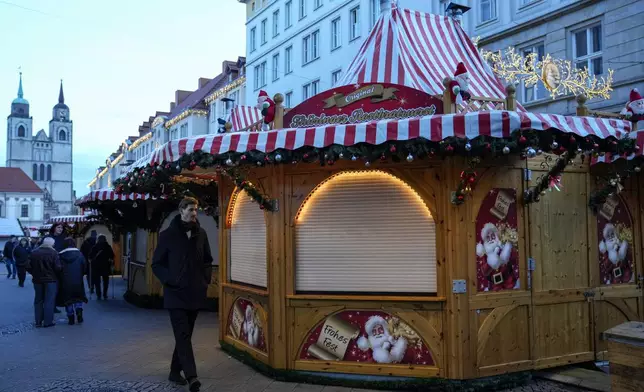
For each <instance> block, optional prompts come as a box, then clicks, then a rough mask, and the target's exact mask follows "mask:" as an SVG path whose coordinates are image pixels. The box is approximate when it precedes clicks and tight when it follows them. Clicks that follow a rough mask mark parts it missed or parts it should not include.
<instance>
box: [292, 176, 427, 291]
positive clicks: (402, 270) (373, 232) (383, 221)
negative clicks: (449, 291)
mask: <svg viewBox="0 0 644 392" xmlns="http://www.w3.org/2000/svg"><path fill="white" fill-rule="evenodd" d="M305 203H306V204H305V205H304V206H303V207H302V209H301V211H300V212H299V215H298V216H297V220H296V224H297V226H296V290H297V291H299V292H376V293H380V292H392V293H435V292H436V285H437V283H436V225H435V223H434V220H433V218H432V216H431V213H430V211H429V209H428V208H427V206H425V204H424V203H423V201H422V199H421V198H420V196H419V195H418V194H417V193H416V192H415V191H414V190H413V189H412V188H411V187H410V186H409V185H407V184H406V183H404V182H403V181H402V180H400V179H398V178H396V177H394V176H392V175H390V174H388V173H385V172H379V171H368V172H345V173H341V174H339V175H336V176H335V177H333V178H331V179H330V180H328V181H327V182H325V183H323V184H322V185H321V186H320V187H319V188H318V189H317V190H316V191H315V192H314V193H313V194H312V195H311V197H310V198H309V199H308V200H307V201H305Z"/></svg>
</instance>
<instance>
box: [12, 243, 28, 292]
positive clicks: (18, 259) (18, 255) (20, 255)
mask: <svg viewBox="0 0 644 392" xmlns="http://www.w3.org/2000/svg"><path fill="white" fill-rule="evenodd" d="M30 254H31V245H30V244H29V240H28V239H27V238H24V237H23V238H21V239H20V241H19V242H18V244H17V245H16V246H15V247H14V248H13V261H14V263H15V264H16V270H17V271H18V286H19V287H25V279H26V278H27V264H28V263H29V255H30Z"/></svg>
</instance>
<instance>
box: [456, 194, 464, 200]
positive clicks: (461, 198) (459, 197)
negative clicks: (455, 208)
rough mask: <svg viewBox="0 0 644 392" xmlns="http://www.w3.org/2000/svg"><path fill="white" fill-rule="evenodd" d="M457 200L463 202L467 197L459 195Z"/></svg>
mask: <svg viewBox="0 0 644 392" xmlns="http://www.w3.org/2000/svg"><path fill="white" fill-rule="evenodd" d="M456 198H457V199H458V200H463V199H464V198H465V196H463V195H458V196H456Z"/></svg>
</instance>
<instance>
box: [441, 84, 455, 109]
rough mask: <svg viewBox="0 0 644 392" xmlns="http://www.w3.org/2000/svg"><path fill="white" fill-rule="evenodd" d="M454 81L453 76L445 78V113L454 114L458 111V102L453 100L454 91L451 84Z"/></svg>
mask: <svg viewBox="0 0 644 392" xmlns="http://www.w3.org/2000/svg"><path fill="white" fill-rule="evenodd" d="M451 82H452V78H450V77H446V78H445V79H443V86H444V87H445V90H444V91H443V97H442V99H443V114H452V113H456V104H455V103H454V102H452V92H451V91H450V88H449V84H450V83H451Z"/></svg>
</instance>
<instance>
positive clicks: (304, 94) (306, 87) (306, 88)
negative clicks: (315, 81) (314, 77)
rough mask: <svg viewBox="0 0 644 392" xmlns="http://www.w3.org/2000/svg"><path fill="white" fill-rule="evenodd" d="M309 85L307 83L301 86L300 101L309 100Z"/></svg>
mask: <svg viewBox="0 0 644 392" xmlns="http://www.w3.org/2000/svg"><path fill="white" fill-rule="evenodd" d="M310 93H311V83H307V84H305V85H303V86H302V101H306V100H307V99H309V98H311V95H309V94H310Z"/></svg>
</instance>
